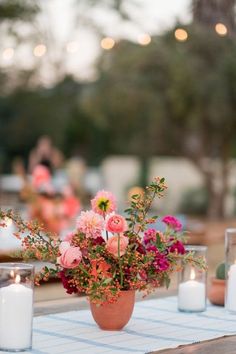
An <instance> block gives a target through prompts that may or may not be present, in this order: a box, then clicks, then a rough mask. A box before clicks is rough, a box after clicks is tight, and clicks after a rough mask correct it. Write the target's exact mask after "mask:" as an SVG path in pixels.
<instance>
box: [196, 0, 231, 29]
mask: <svg viewBox="0 0 236 354" xmlns="http://www.w3.org/2000/svg"><path fill="white" fill-rule="evenodd" d="M193 18H194V21H196V22H198V23H199V24H202V25H207V26H214V25H215V24H216V23H218V22H220V23H223V24H225V25H226V26H227V28H228V30H229V31H230V32H234V31H235V0H193Z"/></svg>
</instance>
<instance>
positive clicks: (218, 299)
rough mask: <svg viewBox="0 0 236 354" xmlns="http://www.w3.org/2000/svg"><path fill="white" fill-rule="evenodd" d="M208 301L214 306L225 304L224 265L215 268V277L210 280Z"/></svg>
mask: <svg viewBox="0 0 236 354" xmlns="http://www.w3.org/2000/svg"><path fill="white" fill-rule="evenodd" d="M208 299H209V300H210V302H211V303H212V304H214V305H218V306H224V303H225V263H221V264H219V265H218V267H217V268H216V276H215V277H214V278H212V279H211V285H210V288H209V291H208Z"/></svg>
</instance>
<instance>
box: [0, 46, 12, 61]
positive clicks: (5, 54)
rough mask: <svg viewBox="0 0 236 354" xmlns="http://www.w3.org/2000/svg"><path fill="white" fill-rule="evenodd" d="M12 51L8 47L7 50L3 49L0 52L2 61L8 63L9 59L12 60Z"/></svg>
mask: <svg viewBox="0 0 236 354" xmlns="http://www.w3.org/2000/svg"><path fill="white" fill-rule="evenodd" d="M14 53H15V51H14V49H13V48H11V47H9V48H5V49H4V50H3V52H2V58H3V60H4V61H10V60H11V59H13V57H14Z"/></svg>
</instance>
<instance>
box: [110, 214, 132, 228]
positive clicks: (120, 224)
mask: <svg viewBox="0 0 236 354" xmlns="http://www.w3.org/2000/svg"><path fill="white" fill-rule="evenodd" d="M105 226H106V230H107V231H109V232H116V233H120V232H125V231H126V230H127V228H128V227H127V222H126V220H125V218H124V217H123V216H121V215H118V214H113V215H110V216H108V217H107V219H106V225H105Z"/></svg>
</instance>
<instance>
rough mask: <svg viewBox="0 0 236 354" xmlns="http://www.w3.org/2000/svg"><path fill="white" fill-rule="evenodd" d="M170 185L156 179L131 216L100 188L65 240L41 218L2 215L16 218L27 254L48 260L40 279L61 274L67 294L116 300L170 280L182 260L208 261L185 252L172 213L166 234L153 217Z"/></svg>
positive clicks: (136, 201)
mask: <svg viewBox="0 0 236 354" xmlns="http://www.w3.org/2000/svg"><path fill="white" fill-rule="evenodd" d="M165 189H166V185H165V180H164V178H161V179H160V178H155V179H154V181H153V182H152V183H151V184H150V185H149V186H148V187H146V190H145V194H144V195H141V194H136V195H133V196H132V199H131V203H130V207H129V208H128V209H126V210H125V212H126V215H127V217H126V218H125V217H124V216H122V215H120V214H118V213H117V210H116V201H115V198H114V196H113V195H112V194H111V193H109V192H107V191H100V192H98V193H97V195H96V196H95V198H94V199H92V201H91V210H89V211H82V212H81V214H80V216H79V218H78V221H77V227H76V230H75V231H74V232H73V233H70V234H68V235H67V236H66V238H65V239H64V240H59V239H55V238H53V237H52V235H51V234H50V233H45V232H44V230H43V228H42V226H41V225H39V224H38V223H36V222H24V221H23V220H22V219H21V218H20V217H19V216H16V215H15V214H14V213H13V212H12V211H8V212H3V211H0V219H2V220H3V222H2V226H4V219H5V218H11V219H13V221H14V222H15V223H16V225H17V227H18V230H19V231H18V232H17V233H16V236H17V237H21V235H22V234H24V233H25V232H26V231H28V234H27V235H26V236H25V234H24V235H23V238H22V244H23V249H24V250H23V258H24V259H38V260H42V261H49V262H51V263H52V267H50V268H48V267H44V268H43V269H42V271H41V272H40V273H39V274H38V275H37V279H36V283H39V282H40V280H42V279H44V280H47V279H48V278H49V277H50V276H51V275H53V276H55V275H56V276H58V277H60V279H61V281H62V283H63V286H64V287H65V289H66V290H67V292H68V293H70V294H72V293H78V292H79V293H85V294H86V295H87V296H88V297H89V299H90V301H91V302H93V303H96V304H103V303H113V302H115V301H116V300H117V299H118V297H119V295H120V292H121V291H123V290H140V291H145V292H146V293H149V292H150V291H152V290H153V289H155V288H157V287H159V286H161V285H163V284H165V285H166V286H168V285H169V283H170V276H171V274H172V273H173V272H174V271H178V270H179V269H180V262H179V261H180V260H182V261H183V262H190V263H192V264H193V266H198V267H204V263H203V260H202V259H200V258H195V257H194V254H192V253H186V251H185V246H184V239H185V235H184V233H183V232H182V225H181V223H180V222H179V220H177V219H176V218H175V217H173V216H170V215H169V216H165V217H164V218H163V219H162V221H163V223H164V224H165V225H166V229H165V231H164V232H161V231H158V230H156V229H155V228H154V227H152V226H153V224H154V223H155V222H156V220H157V216H152V217H150V216H149V212H150V209H151V206H152V203H153V200H154V199H155V198H160V197H162V195H163V192H164V191H165Z"/></svg>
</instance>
